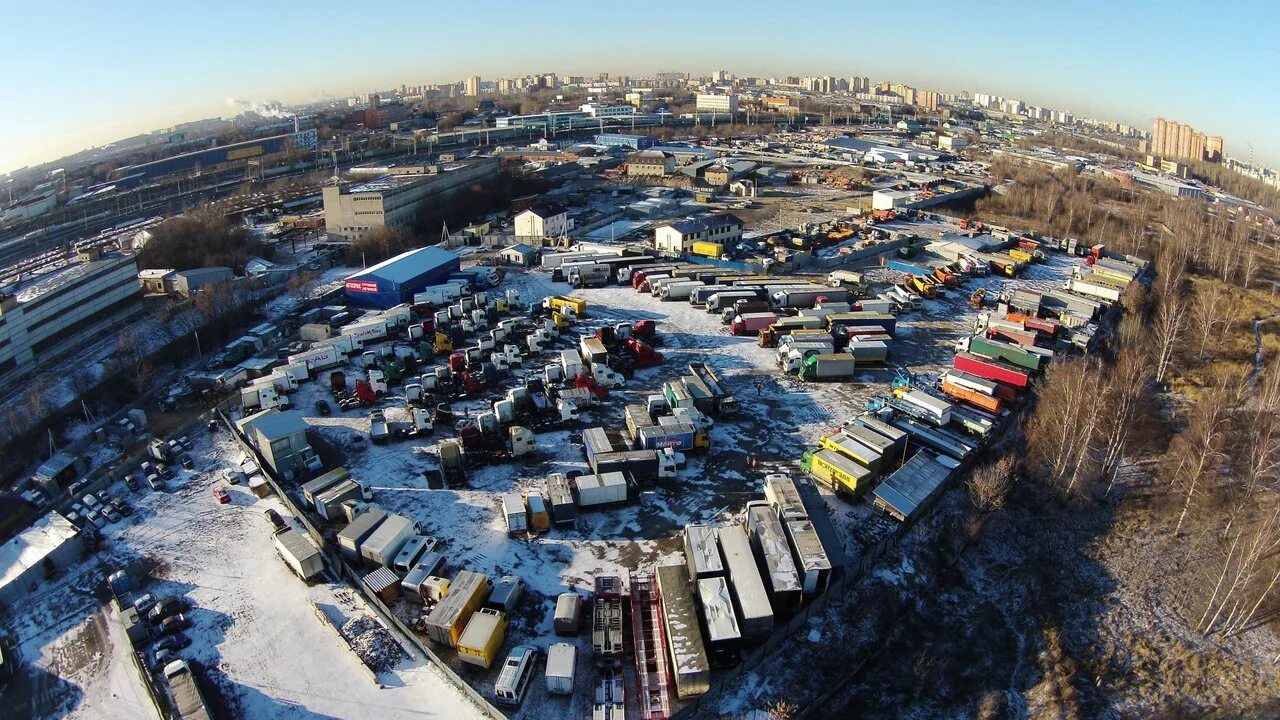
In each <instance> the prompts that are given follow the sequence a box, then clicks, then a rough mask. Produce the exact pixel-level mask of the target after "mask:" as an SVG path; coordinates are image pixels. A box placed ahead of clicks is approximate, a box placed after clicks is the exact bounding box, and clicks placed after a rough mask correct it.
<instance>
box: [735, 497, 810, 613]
mask: <svg viewBox="0 0 1280 720" xmlns="http://www.w3.org/2000/svg"><path fill="white" fill-rule="evenodd" d="M747 535H748V536H749V537H750V538H751V550H752V552H753V553H754V554H755V556H756V563H757V565H758V567H759V568H760V574H761V577H762V578H763V579H764V581H765V590H767V591H768V593H769V601H770V602H771V603H772V604H773V610H774V612H775V613H776V614H778V615H790V614H791V613H793V612H795V611H796V610H799V609H800V602H801V600H802V599H803V595H802V588H801V586H800V574H799V572H798V571H797V570H796V563H795V560H793V559H792V557H791V549H790V546H789V545H788V544H787V538H786V534H785V532H784V531H783V529H782V522H781V521H780V520H779V519H778V516H777V514H776V513H775V512H774V510H773V508H771V507H769V506H768V505H767V504H765V503H752V502H749V503H747Z"/></svg>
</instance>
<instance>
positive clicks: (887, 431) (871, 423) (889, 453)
mask: <svg viewBox="0 0 1280 720" xmlns="http://www.w3.org/2000/svg"><path fill="white" fill-rule="evenodd" d="M852 426H854V427H858V428H861V429H863V430H867V431H868V432H872V433H875V434H876V435H878V436H880V437H882V438H885V439H886V440H888V441H889V442H891V443H893V447H892V449H890V450H886V451H885V452H884V455H885V457H886V458H887V459H890V460H891V461H892V462H894V463H896V462H898V461H900V460H903V459H905V457H906V456H905V453H906V450H907V434H906V433H905V432H903V431H902V430H899V429H898V428H896V427H894V426H892V425H890V424H889V423H887V422H885V421H883V420H881V419H880V418H878V417H876V416H875V415H860V416H858V417H857V418H855V419H854V420H853V423H852Z"/></svg>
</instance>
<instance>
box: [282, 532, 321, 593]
mask: <svg viewBox="0 0 1280 720" xmlns="http://www.w3.org/2000/svg"><path fill="white" fill-rule="evenodd" d="M275 545H276V552H277V553H279V554H280V558H281V559H282V560H284V562H285V564H286V565H288V566H289V567H290V568H291V569H292V570H293V572H294V573H295V574H296V575H297V576H298V577H300V578H302V579H303V580H305V581H308V582H309V581H310V580H311V579H312V578H315V577H317V576H318V575H320V574H321V573H323V572H324V557H323V556H321V555H320V551H319V550H317V549H316V546H315V545H313V544H312V543H311V541H310V540H308V539H307V538H306V536H304V535H303V534H302V533H300V532H298V531H297V530H294V529H293V528H288V529H285V530H281V531H280V532H278V533H276V537H275Z"/></svg>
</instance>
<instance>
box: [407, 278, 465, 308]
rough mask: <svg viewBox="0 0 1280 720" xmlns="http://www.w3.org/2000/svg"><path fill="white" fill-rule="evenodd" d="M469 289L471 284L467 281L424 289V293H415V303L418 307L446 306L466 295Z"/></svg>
mask: <svg viewBox="0 0 1280 720" xmlns="http://www.w3.org/2000/svg"><path fill="white" fill-rule="evenodd" d="M469 289H470V284H469V283H468V282H467V281H465V280H450V281H448V282H444V283H441V284H439V285H429V286H427V287H424V288H422V292H420V293H414V295H413V302H414V303H415V304H418V305H444V304H445V303H449V302H453V301H454V300H457V299H458V298H460V297H462V296H463V295H466V294H467V290H469Z"/></svg>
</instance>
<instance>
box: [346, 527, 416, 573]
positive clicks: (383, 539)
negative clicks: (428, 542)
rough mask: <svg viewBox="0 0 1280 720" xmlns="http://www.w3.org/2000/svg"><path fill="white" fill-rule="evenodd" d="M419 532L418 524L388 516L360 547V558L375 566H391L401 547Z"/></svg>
mask: <svg viewBox="0 0 1280 720" xmlns="http://www.w3.org/2000/svg"><path fill="white" fill-rule="evenodd" d="M417 532H418V528H417V524H416V523H414V522H413V521H412V520H410V519H409V518H407V517H405V516H403V515H388V516H387V519H386V520H383V521H382V523H381V524H380V525H378V529H377V530H374V531H373V534H372V535H370V536H369V537H368V539H366V540H365V541H364V542H363V543H361V545H360V556H361V557H362V558H364V559H365V560H367V561H369V562H371V563H373V564H375V565H384V566H386V565H390V564H391V561H392V560H394V559H395V557H396V553H398V552H400V547H401V546H402V545H404V544H405V541H407V540H408V539H409V538H410V537H412V536H413V535H415V534H416V533H417Z"/></svg>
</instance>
